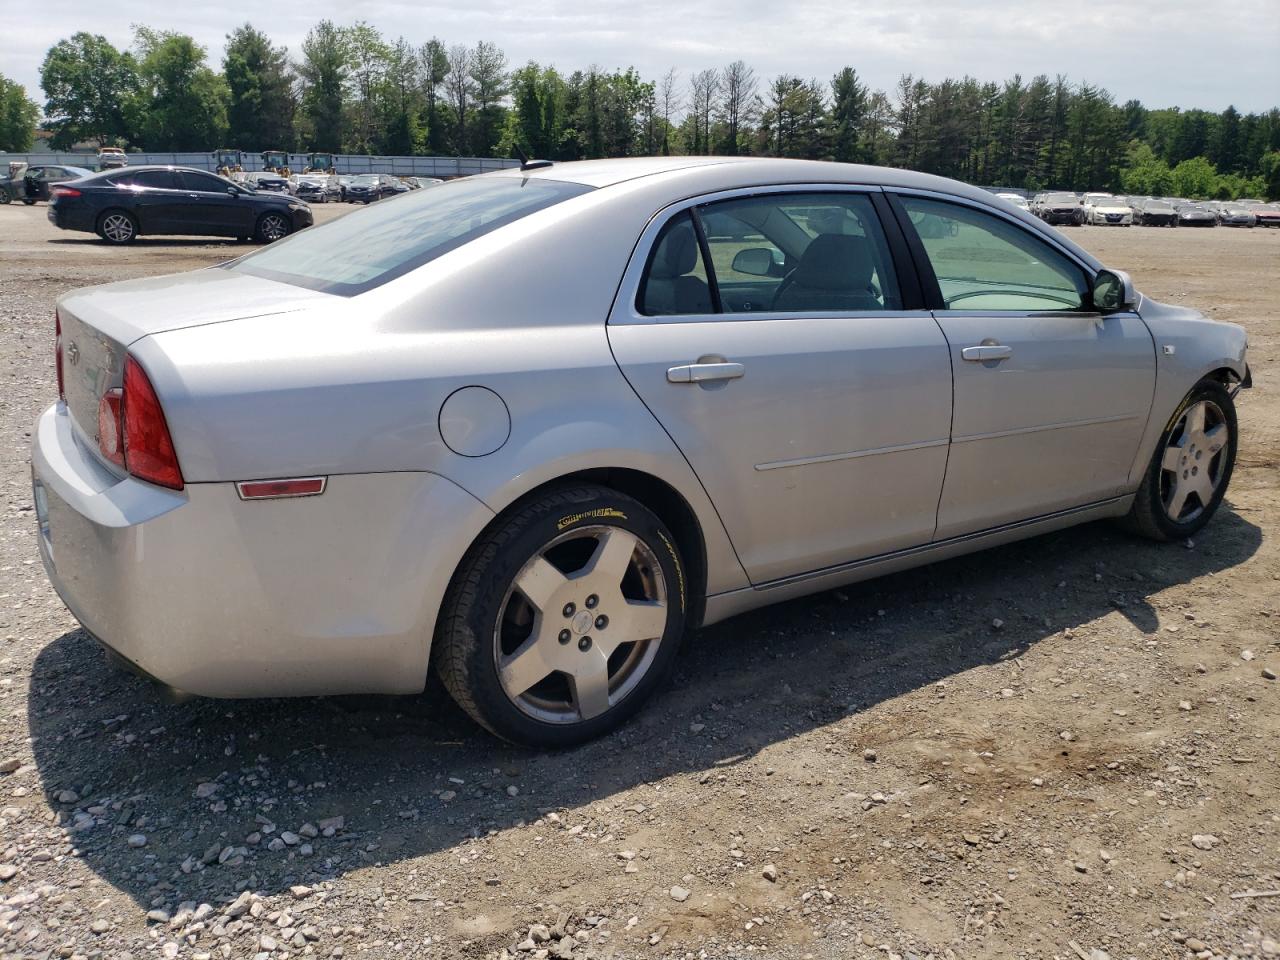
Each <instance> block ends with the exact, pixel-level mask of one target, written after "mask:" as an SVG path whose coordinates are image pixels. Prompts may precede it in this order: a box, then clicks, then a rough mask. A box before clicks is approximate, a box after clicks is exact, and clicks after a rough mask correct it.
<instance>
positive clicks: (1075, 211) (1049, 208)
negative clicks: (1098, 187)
mask: <svg viewBox="0 0 1280 960" xmlns="http://www.w3.org/2000/svg"><path fill="white" fill-rule="evenodd" d="M1040 219H1041V220H1043V221H1044V222H1045V223H1051V224H1053V225H1054V226H1063V225H1065V226H1068V227H1078V226H1081V225H1082V224H1083V223H1084V207H1082V206H1081V205H1080V198H1079V197H1077V196H1076V195H1075V194H1074V193H1051V194H1049V195H1048V196H1046V197H1045V198H1044V200H1043V202H1042V203H1041V205H1040Z"/></svg>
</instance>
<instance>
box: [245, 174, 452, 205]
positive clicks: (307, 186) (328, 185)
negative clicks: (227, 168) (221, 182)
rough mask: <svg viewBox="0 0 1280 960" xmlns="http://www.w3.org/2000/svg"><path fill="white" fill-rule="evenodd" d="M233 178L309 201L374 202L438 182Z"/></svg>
mask: <svg viewBox="0 0 1280 960" xmlns="http://www.w3.org/2000/svg"><path fill="white" fill-rule="evenodd" d="M231 179H232V180H234V181H235V182H236V183H239V184H242V185H243V186H246V187H248V188H249V189H250V190H257V191H266V192H269V193H281V194H285V193H287V194H288V195H289V196H291V197H297V198H298V199H299V200H306V201H307V202H308V203H330V202H334V203H373V202H374V201H375V200H381V199H382V198H383V197H393V196H395V195H396V194H400V193H408V192H409V191H410V190H420V189H422V188H423V187H427V186H431V185H432V184H436V183H443V182H444V181H442V180H438V179H436V178H434V177H396V176H392V175H391V174H389V173H361V174H337V173H293V174H290V175H289V176H287V177H286V176H283V175H282V174H279V173H271V172H267V173H234V174H232V175H231Z"/></svg>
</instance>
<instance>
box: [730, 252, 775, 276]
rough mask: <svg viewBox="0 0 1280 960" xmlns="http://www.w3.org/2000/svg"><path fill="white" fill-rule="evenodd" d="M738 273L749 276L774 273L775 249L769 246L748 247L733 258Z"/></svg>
mask: <svg viewBox="0 0 1280 960" xmlns="http://www.w3.org/2000/svg"><path fill="white" fill-rule="evenodd" d="M733 269H734V272H736V273H745V274H746V275H747V276H749V277H767V276H770V275H771V274H772V273H773V251H772V250H770V249H769V248H768V247H748V248H747V249H745V250H739V251H738V253H737V255H736V256H734V258H733Z"/></svg>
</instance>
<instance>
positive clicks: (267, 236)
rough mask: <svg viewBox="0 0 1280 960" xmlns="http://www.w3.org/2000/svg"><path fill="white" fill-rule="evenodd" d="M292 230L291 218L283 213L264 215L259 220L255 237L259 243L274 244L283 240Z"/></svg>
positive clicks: (254, 233)
mask: <svg viewBox="0 0 1280 960" xmlns="http://www.w3.org/2000/svg"><path fill="white" fill-rule="evenodd" d="M292 230H293V227H292V225H291V224H290V223H289V218H288V217H286V216H285V215H284V214H283V213H264V214H263V215H262V216H260V217H259V218H258V223H257V225H256V226H255V227H254V229H253V235H254V237H255V238H256V239H257V241H258V242H259V243H274V242H275V241H277V240H283V239H284V238H285V237H287V236H288V235H289V234H290V233H291V232H292Z"/></svg>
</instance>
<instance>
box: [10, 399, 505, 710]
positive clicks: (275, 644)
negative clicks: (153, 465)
mask: <svg viewBox="0 0 1280 960" xmlns="http://www.w3.org/2000/svg"><path fill="white" fill-rule="evenodd" d="M31 460H32V475H33V477H32V480H33V486H34V495H35V503H36V514H37V518H38V523H39V526H40V536H39V541H40V556H41V559H42V560H43V561H44V566H45V570H46V571H47V572H48V575H49V579H50V581H51V582H52V583H53V586H54V588H55V589H56V590H57V592H58V595H59V596H60V597H61V598H62V599H63V601H64V602H65V603H66V605H67V607H68V608H69V609H70V610H71V612H72V613H73V614H74V615H75V617H76V618H77V619H78V620H79V621H80V622H81V623H82V624H84V626H85V629H87V630H88V631H89V632H90V633H91V634H93V635H94V637H96V638H97V639H98V640H100V641H101V642H102V643H103V644H105V645H106V646H107V647H109V648H110V649H111V650H113V651H114V652H115V653H117V654H119V655H120V656H121V657H123V658H125V659H126V660H128V661H129V662H130V663H131V664H133V665H135V666H136V668H137V669H138V670H140V671H142V672H144V673H145V674H148V675H150V676H152V677H154V678H156V679H157V680H159V681H161V682H162V683H164V684H166V685H168V686H171V687H174V688H176V689H177V690H181V691H184V692H187V693H193V694H198V695H202V696H211V697H258V696H297V695H317V694H339V693H399V694H404V693H416V692H420V691H421V690H422V688H423V685H424V683H425V679H426V671H427V662H428V657H429V653H430V645H431V636H432V633H433V630H434V625H435V618H436V613H437V610H438V607H439V604H440V602H441V600H442V598H443V596H444V591H445V589H446V588H447V586H448V581H449V578H450V577H451V576H452V573H453V569H454V566H455V565H456V563H457V561H458V559H459V558H460V557H461V556H462V552H463V551H464V550H465V549H466V546H467V544H469V543H470V542H471V540H472V539H473V538H474V536H475V535H476V533H477V532H478V531H479V530H480V529H481V528H483V525H484V524H485V523H486V522H488V520H489V519H491V518H492V516H493V515H492V513H491V512H490V511H489V510H488V509H487V508H486V507H484V506H483V504H481V503H480V502H479V501H478V500H476V499H474V498H473V497H471V496H470V495H469V494H467V493H466V492H465V491H463V490H462V489H461V488H460V487H458V486H456V485H455V484H453V483H451V482H450V481H448V480H446V479H444V478H443V477H439V476H436V475H435V474H429V473H386V474H361V475H352V476H338V477H331V478H330V480H329V484H328V487H327V488H326V490H325V492H324V494H322V495H321V496H316V497H307V498H300V499H295V500H263V501H255V502H245V501H242V500H240V498H239V496H238V495H237V493H236V488H235V485H234V484H232V483H197V484H189V485H188V486H187V487H186V489H185V490H183V491H182V492H175V491H172V490H166V489H164V488H161V487H156V486H153V485H151V484H149V483H145V482H143V481H140V480H135V479H133V478H126V479H123V480H121V479H120V478H118V477H116V476H115V475H114V474H111V473H109V472H108V471H106V469H105V468H104V467H102V466H101V464H100V463H98V461H97V460H96V459H95V457H94V456H93V455H92V454H91V453H90V452H89V451H87V450H85V449H84V447H83V446H82V441H80V440H79V439H78V437H77V435H76V433H75V431H74V428H73V426H72V423H71V419H70V417H69V416H68V414H67V412H66V407H65V405H63V404H56V405H55V406H53V407H51V408H50V409H49V410H47V411H46V412H45V413H44V415H43V416H41V418H40V420H39V422H38V423H37V426H36V437H35V443H34V446H33V450H32V458H31Z"/></svg>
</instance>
